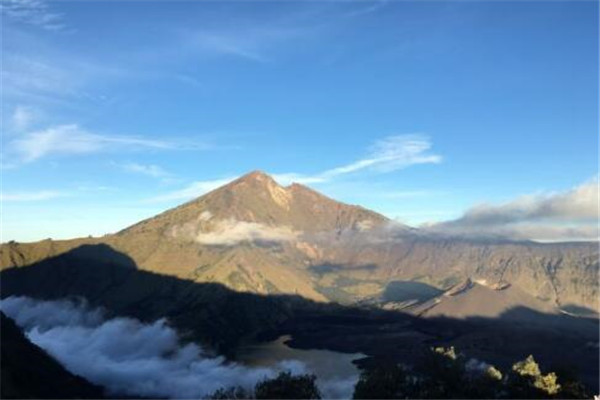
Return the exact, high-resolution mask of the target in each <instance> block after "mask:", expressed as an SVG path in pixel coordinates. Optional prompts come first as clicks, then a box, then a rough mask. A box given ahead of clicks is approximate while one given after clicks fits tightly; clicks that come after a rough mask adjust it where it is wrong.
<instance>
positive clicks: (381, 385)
mask: <svg viewBox="0 0 600 400" xmlns="http://www.w3.org/2000/svg"><path fill="white" fill-rule="evenodd" d="M415 392H416V386H415V381H414V380H413V379H412V377H410V376H408V374H407V372H406V371H405V370H404V368H402V367H400V366H398V365H394V366H390V367H379V368H376V369H373V370H367V371H363V372H362V373H361V374H360V378H359V380H358V382H357V383H356V386H355V387H354V396H353V397H354V398H355V399H408V398H413V397H415Z"/></svg>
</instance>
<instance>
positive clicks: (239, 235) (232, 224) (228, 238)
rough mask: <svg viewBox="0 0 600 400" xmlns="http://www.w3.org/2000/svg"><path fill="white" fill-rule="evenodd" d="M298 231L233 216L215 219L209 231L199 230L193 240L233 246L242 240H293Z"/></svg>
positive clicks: (213, 244) (214, 244)
mask: <svg viewBox="0 0 600 400" xmlns="http://www.w3.org/2000/svg"><path fill="white" fill-rule="evenodd" d="M297 237H298V232H296V231H294V230H292V229H291V228H289V227H287V226H267V225H264V224H260V223H258V222H248V221H238V220H236V219H233V218H229V219H225V220H221V221H217V222H216V223H215V225H214V227H213V228H212V230H211V231H210V232H200V233H198V234H197V235H196V237H195V240H196V241H197V242H198V243H201V244H205V245H212V246H234V245H236V244H239V243H242V242H258V243H266V244H268V243H280V242H287V241H290V240H294V239H296V238H297Z"/></svg>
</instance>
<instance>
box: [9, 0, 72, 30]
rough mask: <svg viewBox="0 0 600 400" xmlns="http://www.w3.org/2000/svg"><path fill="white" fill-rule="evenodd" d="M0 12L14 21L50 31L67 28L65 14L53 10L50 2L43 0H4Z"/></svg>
mask: <svg viewBox="0 0 600 400" xmlns="http://www.w3.org/2000/svg"><path fill="white" fill-rule="evenodd" d="M0 13H1V14H2V15H5V16H7V17H8V18H9V19H11V20H13V21H16V22H20V23H24V24H28V25H33V26H37V27H39V28H42V29H46V30H49V31H60V30H63V29H65V28H66V24H65V21H64V15H63V14H62V13H59V12H56V11H53V10H52V7H51V6H50V5H49V4H48V2H46V1H43V0H4V1H2V3H1V4H0Z"/></svg>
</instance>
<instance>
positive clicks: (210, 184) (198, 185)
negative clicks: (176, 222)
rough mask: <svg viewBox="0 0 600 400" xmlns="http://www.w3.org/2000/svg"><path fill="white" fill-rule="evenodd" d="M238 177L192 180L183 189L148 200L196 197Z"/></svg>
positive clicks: (160, 200)
mask: <svg viewBox="0 0 600 400" xmlns="http://www.w3.org/2000/svg"><path fill="white" fill-rule="evenodd" d="M234 179H237V177H231V178H224V179H213V180H207V181H196V182H192V183H191V184H189V185H188V186H186V187H184V188H183V189H179V190H175V191H172V192H169V193H165V194H162V195H160V196H155V197H152V198H150V199H148V200H147V201H148V202H151V203H153V202H165V201H173V200H189V199H193V198H195V197H198V196H201V195H203V194H205V193H208V192H210V191H211V190H214V189H216V188H218V187H221V186H223V185H226V184H228V183H229V182H231V181H233V180H234Z"/></svg>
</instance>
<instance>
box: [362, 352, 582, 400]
mask: <svg viewBox="0 0 600 400" xmlns="http://www.w3.org/2000/svg"><path fill="white" fill-rule="evenodd" d="M590 397H591V396H590V393H589V392H588V390H587V389H586V388H585V386H584V385H583V384H582V383H581V382H579V381H578V380H577V379H575V378H574V376H573V375H572V374H569V373H565V374H564V375H562V376H561V375H558V374H557V373H555V372H549V373H546V374H543V373H542V371H541V370H540V367H539V365H538V364H537V362H536V361H535V359H534V358H533V356H531V355H530V356H529V357H527V358H526V359H525V360H522V361H519V362H516V363H515V364H514V365H513V366H512V368H511V370H510V371H509V372H508V373H507V374H506V375H504V374H503V373H502V372H501V371H500V370H498V369H497V368H496V367H494V366H492V365H489V364H486V363H483V362H481V361H478V360H475V359H467V358H466V357H465V356H463V355H461V354H458V353H457V352H456V351H455V349H454V348H453V347H450V348H443V347H438V348H433V349H432V351H431V352H430V353H429V354H428V355H427V357H425V360H424V361H423V362H422V363H421V364H420V365H417V366H415V367H414V368H411V369H408V368H405V367H402V366H399V365H392V366H387V367H378V368H375V369H371V370H367V371H363V372H362V374H361V376H360V379H359V381H358V383H357V384H356V388H355V391H354V398H355V399H411V398H416V399H439V398H446V399H452V398H454V399H456V398H463V399H469V398H470V399H484V398H485V399H515V398H517V399H548V398H556V399H559V398H560V399H564V398H570V399H585V398H590Z"/></svg>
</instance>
